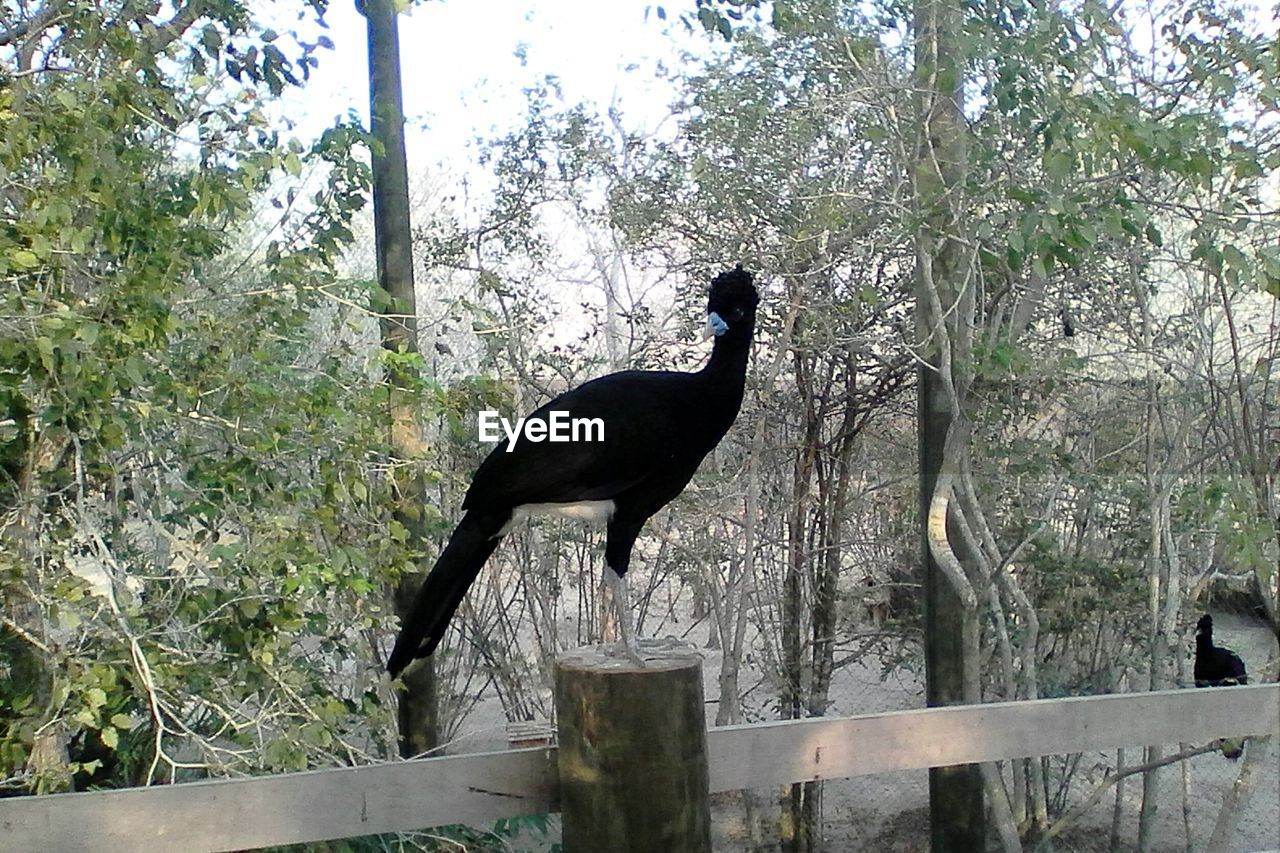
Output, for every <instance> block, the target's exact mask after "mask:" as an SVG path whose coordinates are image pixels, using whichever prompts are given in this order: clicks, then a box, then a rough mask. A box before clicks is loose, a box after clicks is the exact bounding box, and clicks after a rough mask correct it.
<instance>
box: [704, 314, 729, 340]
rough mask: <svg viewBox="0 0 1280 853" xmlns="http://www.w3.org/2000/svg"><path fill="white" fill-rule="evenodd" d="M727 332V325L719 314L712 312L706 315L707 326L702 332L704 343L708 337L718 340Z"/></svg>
mask: <svg viewBox="0 0 1280 853" xmlns="http://www.w3.org/2000/svg"><path fill="white" fill-rule="evenodd" d="M727 331H729V324H728V323H726V322H725V321H724V320H723V319H722V318H721V317H720V315H719V314H717V313H716V312H714V311H712V312H711V313H710V314H708V315H707V325H706V328H704V329H703V330H702V339H703V340H704V341H705V340H706V339H707V338H710V337H716V338H718V337H720V336H721V335H723V334H724V333H725V332H727Z"/></svg>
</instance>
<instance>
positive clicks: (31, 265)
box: [9, 249, 40, 270]
mask: <svg viewBox="0 0 1280 853" xmlns="http://www.w3.org/2000/svg"><path fill="white" fill-rule="evenodd" d="M9 260H10V262H11V263H13V265H14V266H16V267H20V268H21V269H25V270H33V269H35V268H36V267H38V266H40V259H39V258H38V257H36V253H35V252H33V251H31V250H30V249H18V250H17V251H15V252H10V253H9Z"/></svg>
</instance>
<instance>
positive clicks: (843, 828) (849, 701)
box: [451, 614, 1280, 853]
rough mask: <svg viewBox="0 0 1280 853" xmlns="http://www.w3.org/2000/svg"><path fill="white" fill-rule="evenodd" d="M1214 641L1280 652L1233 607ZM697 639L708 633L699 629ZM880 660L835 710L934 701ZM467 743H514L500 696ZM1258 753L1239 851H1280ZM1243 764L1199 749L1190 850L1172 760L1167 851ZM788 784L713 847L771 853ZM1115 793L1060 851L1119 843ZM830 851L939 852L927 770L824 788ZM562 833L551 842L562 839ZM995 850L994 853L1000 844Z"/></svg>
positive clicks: (1253, 668)
mask: <svg viewBox="0 0 1280 853" xmlns="http://www.w3.org/2000/svg"><path fill="white" fill-rule="evenodd" d="M1214 619H1215V628H1216V631H1215V639H1216V640H1217V642H1218V643H1219V645H1224V646H1227V647H1229V648H1231V649H1234V650H1235V651H1236V652H1237V653H1238V654H1240V656H1241V657H1242V658H1243V659H1244V661H1245V663H1246V665H1247V667H1248V670H1249V672H1250V673H1261V672H1264V671H1274V669H1275V659H1276V657H1277V650H1276V646H1275V641H1274V638H1273V637H1272V635H1271V634H1270V632H1269V631H1268V630H1267V629H1266V628H1265V626H1262V625H1260V624H1257V623H1251V622H1247V621H1246V620H1244V619H1241V618H1240V617H1237V616H1233V615H1230V614H1215V615H1214ZM689 639H690V640H694V641H696V640H698V639H702V640H705V637H697V636H695V635H690V637H689ZM704 654H705V663H704V677H705V690H706V696H707V698H708V700H709V701H708V704H707V717H708V724H709V725H710V724H712V722H713V721H714V718H715V713H716V703H715V702H714V701H710V700H713V699H714V698H715V697H716V696H717V694H718V687H717V685H716V678H717V675H718V673H719V670H720V654H719V652H716V651H713V650H707V651H705V652H704ZM880 672H881V666H880V661H879V660H878V659H874V658H871V659H865V660H861V661H858V662H856V663H853V664H850V665H848V666H846V667H843V668H841V669H839V670H837V672H836V674H835V677H834V680H833V684H832V699H833V702H834V704H833V707H832V708H831V710H830V711H829V714H830V715H832V716H837V715H853V714H871V713H879V712H884V711H895V710H906V709H910V708H919V707H923V705H924V687H923V683H922V682H921V681H920V680H919V678H917V677H915V676H913V675H912V674H911V673H909V672H902V671H895V673H894V674H892V675H890V677H889V678H888V679H886V680H882V679H881V677H880ZM761 679H762V676H761V674H760V672H759V670H758V669H755V668H753V667H751V666H750V665H747V666H746V667H745V668H744V672H743V674H742V679H741V684H742V685H743V686H750V685H753V684H756V683H757V681H760V680H761ZM772 695H773V694H772V692H771V691H770V689H769V687H768V685H762V686H761V687H760V689H758V690H756V691H754V692H752V693H751V694H750V696H749V698H748V701H747V705H748V710H749V712H750V713H751V715H753V716H754V717H756V718H764V719H772V718H774V715H773V713H772V711H771V709H770V703H771V702H772ZM460 735H461V737H460V739H459V740H458V741H457V742H455V744H454V746H453V748H452V749H451V751H452V752H478V751H486V750H492V749H503V748H506V745H507V744H506V741H505V721H504V719H503V717H502V711H501V708H500V706H499V705H498V702H497V700H496V699H495V698H493V697H491V696H490V697H486V698H485V699H483V700H482V701H481V703H480V704H479V705H478V706H477V707H476V709H475V710H474V711H473V713H472V714H471V715H470V716H469V717H468V718H467V720H466V721H465V722H464V725H463V728H462V732H461V733H460ZM1250 748H1251V749H1262V750H1263V751H1264V759H1263V763H1262V767H1261V770H1260V772H1259V774H1258V778H1257V781H1256V784H1255V785H1254V786H1253V795H1252V797H1251V798H1250V800H1249V802H1248V803H1247V805H1246V812H1247V813H1246V815H1245V816H1244V817H1243V818H1242V819H1241V820H1240V823H1239V829H1238V831H1237V833H1236V837H1235V838H1233V839H1232V841H1231V846H1230V848H1229V850H1230V853H1260V851H1280V740H1278V739H1276V738H1271V739H1268V740H1266V741H1255V742H1254V744H1253V745H1251V747H1250ZM1139 754H1140V746H1139V745H1136V744H1135V745H1134V746H1133V747H1132V748H1130V749H1129V751H1128V762H1129V763H1132V762H1133V760H1134V757H1135V756H1137V755H1139ZM1115 761H1116V753H1115V751H1114V750H1108V751H1105V752H1095V753H1089V754H1086V755H1084V756H1083V757H1082V759H1081V764H1080V769H1079V771H1078V772H1077V773H1076V774H1075V777H1074V778H1075V781H1074V783H1073V785H1072V789H1071V792H1070V796H1069V801H1070V802H1072V803H1078V802H1080V801H1082V800H1083V799H1084V798H1086V797H1087V796H1088V795H1089V793H1090V792H1091V791H1092V789H1093V786H1094V785H1095V784H1097V782H1098V781H1100V780H1101V779H1102V778H1103V776H1104V773H1105V772H1106V770H1107V769H1108V768H1114V766H1115ZM1242 762H1243V759H1241V760H1240V761H1235V762H1233V761H1229V760H1227V759H1226V758H1224V757H1223V756H1222V755H1221V754H1220V753H1217V752H1213V753H1207V754H1205V755H1200V756H1197V757H1195V758H1193V759H1191V760H1190V761H1189V762H1188V765H1189V771H1190V786H1189V788H1190V791H1191V796H1190V798H1189V804H1190V810H1189V813H1190V819H1189V825H1190V827H1191V839H1190V840H1191V845H1190V846H1188V843H1187V842H1188V839H1187V833H1186V828H1185V825H1184V820H1183V795H1182V789H1183V785H1182V772H1181V768H1180V766H1179V765H1171V766H1170V767H1169V768H1167V769H1166V770H1165V771H1163V773H1162V783H1161V792H1162V793H1161V797H1160V802H1159V808H1158V810H1157V819H1156V820H1157V823H1156V832H1157V836H1156V837H1157V847H1156V849H1157V851H1160V853H1166V851H1167V853H1173V851H1178V853H1184V852H1185V851H1188V850H1202V849H1203V845H1204V844H1205V843H1206V842H1207V841H1208V838H1209V835H1210V834H1211V833H1212V831H1213V827H1214V822H1215V820H1216V819H1217V816H1218V811H1219V809H1220V807H1221V804H1222V800H1223V796H1224V795H1225V793H1226V791H1227V790H1228V788H1229V787H1230V786H1231V785H1232V783H1233V782H1234V781H1235V779H1236V776H1237V774H1238V772H1239V770H1240V766H1241V763H1242ZM1141 789H1142V785H1141V780H1140V777H1137V776H1134V777H1131V778H1129V779H1128V780H1126V784H1125V786H1124V798H1123V817H1122V845H1125V846H1122V847H1121V849H1122V850H1125V851H1128V850H1136V849H1137V846H1136V844H1137V827H1138V809H1139V806H1140V804H1141ZM780 792H781V788H779V789H777V790H763V791H756V792H753V796H752V800H753V805H752V808H751V809H750V812H751V815H752V819H749V818H748V809H747V807H746V806H744V797H743V796H742V795H736V794H725V795H720V796H718V797H717V798H716V800H715V803H714V806H713V824H714V828H713V832H714V848H715V850H717V851H724V853H736V851H746V850H751V849H753V846H752V836H753V833H752V823H753V822H754V823H755V829H756V831H755V833H754V835H755V838H756V842H757V845H760V842H763V845H760V846H757V847H756V848H755V849H764V850H769V849H772V848H771V846H770V844H769V841H770V839H773V840H774V841H775V842H776V838H777V820H778V815H779V809H778V805H777V803H778V798H779V794H780ZM1114 804H1115V792H1114V790H1113V791H1109V792H1107V794H1106V796H1104V797H1103V798H1102V800H1101V801H1100V802H1099V803H1098V804H1097V805H1096V806H1095V807H1094V808H1093V809H1092V810H1091V811H1089V812H1088V813H1087V814H1086V815H1085V816H1084V819H1083V820H1082V822H1081V824H1080V825H1079V826H1078V827H1076V828H1074V829H1072V830H1071V831H1069V832H1066V833H1064V835H1062V836H1060V837H1059V838H1058V839H1055V847H1054V849H1055V851H1057V853H1063V851H1081V853H1085V852H1086V851H1088V853H1094V851H1105V850H1107V849H1108V840H1109V835H1110V827H1111V818H1112V810H1113V808H1114ZM820 814H821V818H822V824H821V833H822V848H821V849H823V850H825V851H830V853H844V851H872V853H880V851H883V852H884V853H919V851H925V850H927V849H928V838H929V836H928V772H927V771H923V770H921V771H908V772H895V773H882V774H875V775H870V776H861V777H857V778H853V779H841V780H833V781H829V782H827V783H826V784H825V786H824V790H823V795H822V802H821V807H820ZM555 836H556V834H555V833H553V835H552V836H551V837H549V838H547V839H545V840H544V841H543V843H542V844H541V845H538V846H545V845H546V844H548V843H550V842H554V841H555V840H557V838H556V837H555ZM993 849H994V848H993Z"/></svg>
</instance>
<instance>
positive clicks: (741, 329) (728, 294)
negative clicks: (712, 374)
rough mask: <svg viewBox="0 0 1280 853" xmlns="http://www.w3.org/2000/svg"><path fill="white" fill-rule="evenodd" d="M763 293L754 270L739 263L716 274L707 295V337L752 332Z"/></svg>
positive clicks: (747, 334)
mask: <svg viewBox="0 0 1280 853" xmlns="http://www.w3.org/2000/svg"><path fill="white" fill-rule="evenodd" d="M759 303H760V294H758V293H756V288H755V285H754V284H752V283H751V273H749V272H747V271H746V270H744V269H743V268H742V264H738V265H737V266H736V267H734V268H733V269H731V270H726V271H725V272H722V273H720V275H718V276H716V277H715V279H713V280H712V282H711V292H710V294H709V296H708V299H707V337H711V336H715V337H717V338H720V337H724V336H726V335H735V336H736V335H746V336H748V337H749V336H750V335H751V332H752V330H753V329H755V325H756V305H758V304H759Z"/></svg>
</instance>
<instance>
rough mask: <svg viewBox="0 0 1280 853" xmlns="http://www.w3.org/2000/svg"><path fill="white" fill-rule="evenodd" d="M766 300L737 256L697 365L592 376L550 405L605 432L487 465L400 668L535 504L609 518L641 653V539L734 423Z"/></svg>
mask: <svg viewBox="0 0 1280 853" xmlns="http://www.w3.org/2000/svg"><path fill="white" fill-rule="evenodd" d="M759 301H760V299H759V296H758V295H757V294H756V289H755V287H754V285H753V284H752V277H751V274H750V273H748V272H746V271H745V270H743V269H742V266H741V265H738V267H737V268H736V269H733V270H729V271H727V272H724V273H721V274H720V275H718V276H717V277H716V278H715V280H714V281H712V282H711V290H710V295H709V298H708V300H707V330H708V332H709V333H710V334H712V335H714V336H715V339H716V341H715V345H714V347H713V349H712V351H711V358H710V360H709V361H708V362H707V363H706V365H705V366H704V367H703V368H702V369H701V370H699V371H698V372H696V373H678V372H673V371H639V370H628V371H624V372H621V373H614V374H610V375H609V376H603V377H601V378H599V379H594V380H592V381H590V382H587V383H586V384H584V385H581V386H579V387H578V388H575V389H573V390H572V391H568V392H566V393H564V394H561V395H560V396H559V397H556V398H555V399H554V400H552V401H551V402H549V403H547V404H546V405H544V406H542V407H540V408H539V409H538V410H537V411H535V412H534V413H533V414H532V415H530V419H532V418H535V417H536V418H541V419H542V420H544V421H545V420H548V419H549V418H550V413H551V412H565V413H567V414H566V417H568V418H571V419H577V418H590V419H595V418H598V419H600V420H601V421H602V422H603V425H604V431H603V433H604V434H603V438H602V439H601V440H598V441H585V440H584V441H573V442H569V443H550V442H547V441H541V442H533V441H529V440H527V438H518V440H517V441H516V442H515V444H514V446H513V447H511V448H510V452H508V445H509V441H503V442H502V443H500V444H498V445H497V446H496V447H495V448H494V449H493V451H492V452H491V453H490V454H489V455H488V457H487V458H486V459H485V460H484V462H482V463H481V464H480V467H479V469H478V470H477V471H476V474H475V477H474V478H472V481H471V487H470V488H469V489H468V490H467V495H466V497H465V498H464V499H463V501H462V508H463V509H464V510H465V511H466V512H465V514H464V515H463V516H462V520H461V521H460V522H458V526H457V528H456V529H455V530H454V531H453V535H452V536H451V537H450V538H449V544H448V545H446V546H445V549H444V551H442V552H441V554H440V557H439V559H437V560H436V564H435V567H434V568H433V569H432V570H431V573H430V574H429V575H427V579H426V581H425V582H424V583H423V584H422V588H421V589H420V590H419V591H418V596H417V598H416V599H415V600H414V603H413V609H412V610H411V612H410V613H409V616H408V618H407V619H405V620H404V622H403V624H402V625H401V626H400V636H399V637H397V638H396V644H395V648H394V649H392V651H391V657H390V659H389V660H388V661H387V671H388V672H389V673H390V674H391V676H392V677H393V678H394V677H395V676H396V675H398V674H399V673H400V672H401V671H402V670H403V669H404V668H405V667H406V666H408V665H409V664H410V663H411V662H412V661H413V660H414V658H420V657H426V656H427V655H430V654H431V653H432V652H433V651H434V650H435V648H436V646H437V645H438V644H439V642H440V640H441V639H442V638H443V637H444V633H445V629H446V628H447V627H448V624H449V620H450V619H451V618H452V617H453V614H454V612H455V611H456V610H457V609H458V605H459V604H461V603H462V599H463V596H464V595H466V592H467V589H468V588H469V587H470V586H471V584H472V582H473V581H475V579H476V576H477V575H478V574H479V573H480V569H481V567H483V566H484V564H485V561H486V560H488V559H489V556H490V555H491V554H492V553H493V551H494V549H495V548H497V546H498V542H499V541H500V540H501V539H502V537H503V535H505V534H506V533H507V531H509V530H510V529H511V528H512V526H514V524H515V523H517V522H518V521H520V520H522V519H523V518H525V517H527V516H528V515H531V514H535V513H553V514H559V515H567V516H570V517H575V518H586V519H591V520H597V521H606V522H607V527H606V541H605V562H606V564H607V565H608V567H609V568H610V569H611V570H612V571H610V572H606V573H605V576H606V578H608V579H609V581H610V582H611V584H612V585H613V591H614V600H615V602H616V603H617V606H618V611H619V612H618V616H619V619H618V625H619V628H620V633H621V634H622V640H623V644H624V646H625V648H626V650H627V654H628V656H629V657H631V658H632V659H638V655H637V654H636V651H635V644H634V637H633V632H632V630H631V621H630V616H631V614H630V608H629V606H628V602H627V589H626V582H625V577H626V573H627V566H628V564H629V563H630V560H631V547H632V545H634V544H635V541H636V537H637V536H638V535H639V534H640V528H641V527H643V526H644V523H645V522H646V521H647V520H648V519H649V517H650V516H651V515H653V514H654V513H655V512H657V511H658V510H659V509H661V508H662V507H663V506H665V505H666V504H667V503H668V502H669V501H671V500H672V499H673V498H674V497H675V496H676V495H678V494H680V492H681V491H682V490H683V489H684V487H685V485H686V484H688V482H689V480H690V479H691V478H692V477H693V474H694V472H695V471H696V470H697V468H698V465H699V463H701V462H702V459H703V457H705V456H706V455H707V454H708V453H710V452H711V450H712V448H714V447H715V446H716V445H717V444H719V443H720V439H721V438H723V437H724V434H725V433H726V432H728V430H729V427H730V425H731V424H732V423H733V421H734V418H736V417H737V415H738V409H739V407H740V406H741V405H742V394H743V389H744V386H745V383H746V372H747V356H748V354H749V352H750V349H751V340H752V336H753V334H754V332H755V323H756V305H757V303H758V302H759Z"/></svg>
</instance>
